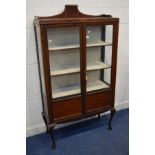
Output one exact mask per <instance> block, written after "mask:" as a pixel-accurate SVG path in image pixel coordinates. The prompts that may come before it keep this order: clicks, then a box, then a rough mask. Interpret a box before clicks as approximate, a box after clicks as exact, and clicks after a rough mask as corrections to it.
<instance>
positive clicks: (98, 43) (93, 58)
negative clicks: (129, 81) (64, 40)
mask: <svg viewBox="0 0 155 155" xmlns="http://www.w3.org/2000/svg"><path fill="white" fill-rule="evenodd" d="M112 34H113V26H112V25H105V26H104V25H103V26H87V27H86V62H87V63H86V70H87V75H86V80H87V89H86V90H87V92H90V91H94V90H99V89H107V88H110V84H111V65H112V44H113V43H112Z"/></svg>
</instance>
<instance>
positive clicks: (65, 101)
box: [47, 25, 81, 120]
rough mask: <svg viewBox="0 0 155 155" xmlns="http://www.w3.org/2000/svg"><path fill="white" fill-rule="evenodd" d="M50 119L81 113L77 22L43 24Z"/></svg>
mask: <svg viewBox="0 0 155 155" xmlns="http://www.w3.org/2000/svg"><path fill="white" fill-rule="evenodd" d="M47 40H48V51H49V66H50V77H51V93H52V103H53V112H54V119H55V120H58V119H65V118H70V117H73V116H79V115H80V114H81V65H80V25H65V26H64V25H63V26H61V25H58V26H51V27H49V28H47Z"/></svg>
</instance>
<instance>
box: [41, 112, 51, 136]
mask: <svg viewBox="0 0 155 155" xmlns="http://www.w3.org/2000/svg"><path fill="white" fill-rule="evenodd" d="M42 116H43V120H44V122H45V125H46V133H48V132H49V131H48V125H47V120H46V118H45V115H44V113H43V112H42Z"/></svg>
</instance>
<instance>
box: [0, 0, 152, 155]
mask: <svg viewBox="0 0 155 155" xmlns="http://www.w3.org/2000/svg"><path fill="white" fill-rule="evenodd" d="M89 2H90V1H89ZM0 6H1V9H0V11H1V12H0V22H1V23H0V26H1V27H0V34H1V35H0V42H1V44H0V49H1V52H0V55H1V56H0V71H1V72H0V73H1V76H0V94H1V95H0V103H1V104H0V105H1V107H0V123H1V127H0V137H1V138H0V142H1V148H0V154H2V155H4V154H7V155H8V154H16V155H24V154H26V151H25V147H26V145H25V142H26V141H25V139H26V89H25V88H26V83H25V81H26V74H25V73H26V65H25V64H26V59H25V57H26V30H25V26H26V22H25V18H24V17H26V9H25V6H26V4H25V2H24V1H21V0H14V1H2V2H1V5H0ZM154 10H155V9H154V1H151V0H147V1H139V0H133V1H132V0H130V69H129V71H130V139H129V141H130V154H131V155H139V154H141V155H146V154H148V155H152V154H155V149H154V139H155V132H154V131H155V125H154V120H155V116H154V109H155V101H154V96H155V93H154V92H155V91H154V86H155V80H154V79H155V74H154V70H155V69H154V66H155V61H154V59H155V54H154V51H155V48H154V34H155V29H154V27H155V22H154V14H155V11H154ZM122 147H123V146H122Z"/></svg>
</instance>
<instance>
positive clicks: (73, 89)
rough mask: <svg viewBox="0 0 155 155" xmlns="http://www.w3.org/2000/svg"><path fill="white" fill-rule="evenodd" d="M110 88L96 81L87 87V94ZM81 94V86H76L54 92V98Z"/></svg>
mask: <svg viewBox="0 0 155 155" xmlns="http://www.w3.org/2000/svg"><path fill="white" fill-rule="evenodd" d="M109 87H110V86H109V85H108V84H106V83H104V82H102V81H95V82H93V83H89V84H88V87H87V92H90V91H93V90H99V89H106V88H109ZM79 93H80V85H74V86H69V87H64V88H61V89H56V90H55V91H54V92H53V98H59V97H64V96H68V95H75V94H79Z"/></svg>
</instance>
